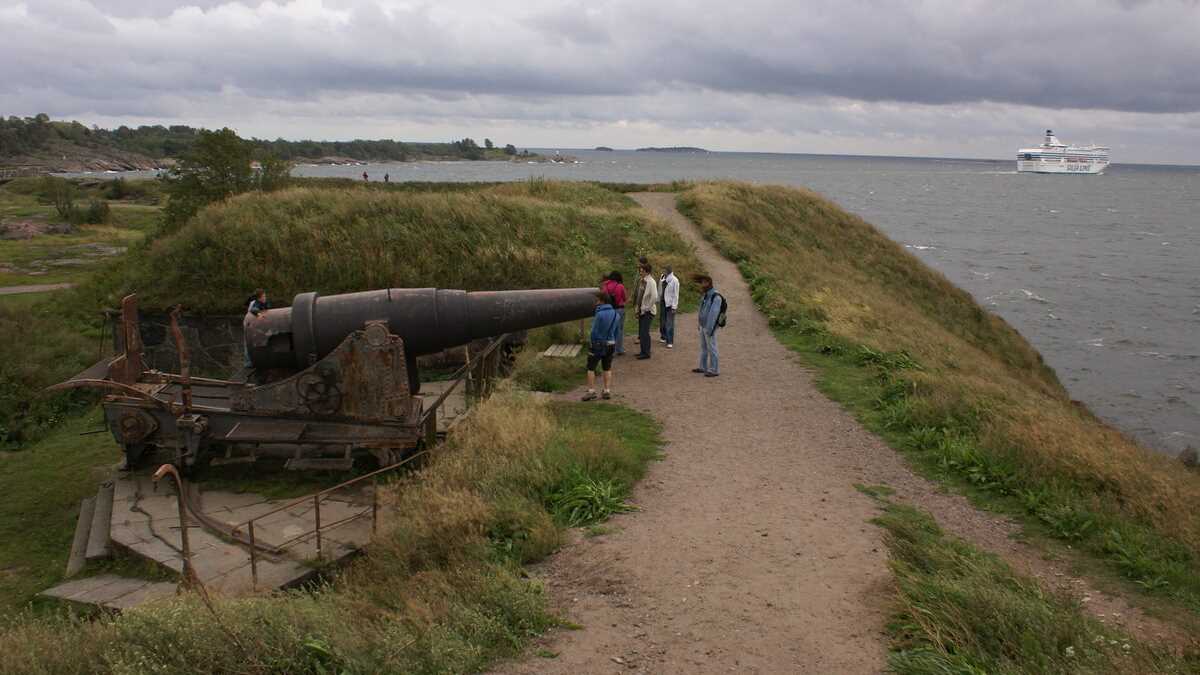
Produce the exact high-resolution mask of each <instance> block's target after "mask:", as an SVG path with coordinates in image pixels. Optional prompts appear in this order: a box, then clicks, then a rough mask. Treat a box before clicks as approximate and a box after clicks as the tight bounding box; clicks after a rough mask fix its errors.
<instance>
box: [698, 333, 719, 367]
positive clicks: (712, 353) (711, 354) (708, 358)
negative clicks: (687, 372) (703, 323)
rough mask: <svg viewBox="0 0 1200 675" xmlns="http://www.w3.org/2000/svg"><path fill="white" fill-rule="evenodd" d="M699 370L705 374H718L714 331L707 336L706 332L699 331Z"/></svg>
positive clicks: (715, 334)
mask: <svg viewBox="0 0 1200 675" xmlns="http://www.w3.org/2000/svg"><path fill="white" fill-rule="evenodd" d="M700 370H703V371H704V372H706V373H716V372H718V370H717V333H716V331H713V333H712V335H709V334H708V331H706V330H704V329H703V328H701V329H700Z"/></svg>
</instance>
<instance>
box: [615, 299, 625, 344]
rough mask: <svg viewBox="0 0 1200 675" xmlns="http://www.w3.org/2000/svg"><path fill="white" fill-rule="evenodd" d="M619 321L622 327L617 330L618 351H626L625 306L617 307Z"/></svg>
mask: <svg viewBox="0 0 1200 675" xmlns="http://www.w3.org/2000/svg"><path fill="white" fill-rule="evenodd" d="M617 317H618V318H617V321H618V322H619V325H620V326H621V328H620V329H619V330H618V331H617V353H618V354H624V353H625V308H624V307H618V308H617Z"/></svg>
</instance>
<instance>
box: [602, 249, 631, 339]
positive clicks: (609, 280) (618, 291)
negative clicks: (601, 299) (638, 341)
mask: <svg viewBox="0 0 1200 675" xmlns="http://www.w3.org/2000/svg"><path fill="white" fill-rule="evenodd" d="M600 290H602V291H604V292H605V293H608V294H609V296H611V297H612V302H613V309H615V310H617V316H618V318H619V319H620V323H619V324H618V326H619V328H618V329H617V350H616V352H615V354H616V355H617V356H624V355H625V279H624V278H623V277H622V276H621V273H620V272H619V271H617V270H613V271H612V272H609V273H608V276H606V277H604V281H603V283H601V284H600Z"/></svg>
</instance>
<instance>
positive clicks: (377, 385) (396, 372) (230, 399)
mask: <svg viewBox="0 0 1200 675" xmlns="http://www.w3.org/2000/svg"><path fill="white" fill-rule="evenodd" d="M594 293H595V291H594V290H593V289H589V288H573V289H539V290H516V291H481V292H466V291H459V290H446V289H433V288H421V289H395V288H392V289H383V290H375V291H365V292H361V293H349V294H344V295H332V296H324V297H322V296H320V295H318V294H317V293H301V294H299V295H297V296H296V297H295V299H294V300H293V302H292V305H291V307H285V308H279V309H271V310H268V311H266V312H265V313H263V314H261V315H260V316H259V317H256V318H253V319H250V320H248V321H247V322H246V327H245V343H246V349H247V354H248V357H249V360H250V361H251V363H252V364H253V366H254V371H255V372H256V374H258V375H259V376H260V379H259V381H258V382H249V381H237V380H222V379H214V378H203V377H193V376H191V375H190V373H189V370H190V368H189V353H188V348H187V345H186V342H185V341H184V339H183V336H182V333H181V332H180V331H179V330H178V327H177V326H176V325H175V322H174V320H173V322H172V325H173V333H174V335H175V340H176V345H177V349H178V352H179V354H178V355H179V363H180V369H179V370H180V372H179V373H178V374H175V373H164V372H160V371H157V370H149V369H146V368H145V367H144V365H143V360H142V342H141V335H140V332H139V328H138V308H137V298H136V297H135V296H133V295H131V296H128V297H126V298H125V299H124V300H123V302H122V307H121V321H120V338H121V339H120V344H121V345H122V346H123V348H122V349H121V350H120V353H118V354H117V355H116V356H115V357H114V358H108V359H102V360H101V361H100V362H98V363H97V364H95V365H94V366H92V367H91V368H89V369H87V370H86V371H84V372H82V373H80V374H78V375H76V376H75V377H73V378H71V379H70V380H67V381H66V382H62V383H59V384H57V385H54V386H53V387H51V389H69V388H94V389H99V390H102V391H104V392H105V396H104V400H103V407H104V415H105V420H106V423H107V425H108V427H109V429H110V431H111V432H112V434H113V436H114V437H115V438H116V440H117V442H118V443H119V444H120V445H121V446H122V448H123V449H124V453H125V462H126V465H128V466H134V465H136V464H137V463H138V462H139V460H141V459H142V458H143V456H145V455H147V454H148V453H149V452H150V451H152V450H154V449H165V450H169V451H171V452H173V454H174V460H173V463H174V464H176V465H177V466H180V467H185V468H186V467H190V466H193V465H194V464H196V462H197V461H199V460H200V459H201V458H204V457H208V458H210V459H214V460H217V461H222V462H239V461H247V462H249V461H255V460H256V459H257V458H258V457H260V456H273V457H281V458H288V465H289V468H348V467H349V466H350V465H351V464H352V462H353V461H354V457H355V456H356V455H359V454H363V453H369V454H371V455H373V456H374V457H375V458H376V459H377V460H378V461H379V463H380V464H381V465H387V464H391V463H393V462H395V461H397V460H399V459H400V458H401V457H402V456H403V455H404V454H405V453H407V452H410V451H411V450H413V449H414V448H416V447H417V446H418V445H419V444H420V443H421V442H423V441H424V440H425V439H428V438H430V437H431V436H432V434H434V433H436V408H437V404H438V403H440V402H441V400H440V399H439V400H438V401H437V402H435V403H434V404H433V405H431V406H426V405H425V403H424V398H423V397H421V396H419V395H418V394H419V392H420V378H419V375H418V366H417V357H419V356H422V355H427V354H434V353H437V352H441V351H442V350H445V349H447V348H450V347H455V346H459V345H465V344H469V343H472V342H473V341H478V340H480V339H484V338H492V340H491V342H490V345H491V346H490V347H489V348H488V349H489V350H493V349H496V348H498V347H500V346H502V345H505V344H507V342H506V339H505V335H506V334H508V333H510V332H514V331H524V330H527V329H530V328H536V327H540V326H548V325H552V324H556V323H562V322H566V321H572V320H577V319H583V318H586V317H587V316H590V315H591V313H592V309H593V305H594ZM177 312H178V310H176V316H177ZM485 351H486V350H485ZM480 356H486V354H482V353H481V354H480Z"/></svg>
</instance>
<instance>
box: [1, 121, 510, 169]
mask: <svg viewBox="0 0 1200 675" xmlns="http://www.w3.org/2000/svg"><path fill="white" fill-rule="evenodd" d="M202 131H204V130H203V129H200V128H196V127H190V126H187V125H182V124H176V125H171V126H163V125H161V124H155V125H143V126H138V127H128V126H124V125H122V126H119V127H117V128H116V129H101V128H100V127H97V126H91V127H87V126H84V125H83V124H80V123H79V122H75V121H72V122H64V121H55V120H51V119H50V117H49V115H46V114H45V113H41V114H38V115H35V116H33V117H16V116H10V117H8V118H7V119H5V118H2V117H0V157H17V156H21V155H32V154H36V153H38V152H39V151H43V150H47V149H49V148H50V147H52V146H53V145H54V144H55V142H66V143H71V144H75V145H81V146H85V147H113V148H117V149H120V150H125V151H127V152H134V153H138V154H140V155H145V156H147V157H151V158H154V159H164V158H172V159H178V158H180V157H183V156H184V155H186V154H187V152H188V151H189V150H190V149H191V147H192V146H193V144H195V142H196V140H197V138H199V136H200V134H201V132H202ZM246 142H247V143H249V144H250V145H251V146H253V147H254V148H256V149H259V150H261V151H264V152H266V153H269V154H270V155H272V156H274V157H278V158H280V159H283V160H287V161H297V160H303V159H319V158H321V157H327V156H337V157H346V158H349V159H356V160H362V161H368V160H369V161H380V160H391V161H405V160H408V159H418V158H420V157H447V158H458V159H484V158H485V157H486V156H487V151H489V150H492V149H493V148H494V147H495V146H494V144H493V143H492V141H491V140H490V139H484V145H483V146H480V145H479V144H478V143H476V142H475V140H474V139H471V138H464V139H462V140H458V141H453V142H451V143H405V142H402V141H396V140H391V139H380V140H363V139H356V140H353V141H313V140H302V141H289V140H285V139H282V138H277V139H275V140H273V141H272V140H266V139H259V138H251V139H248V140H247V141H246ZM503 152H504V154H506V155H516V154H517V148H516V147H514V146H513V145H512V144H509V145H506V146H505V147H504V149H503Z"/></svg>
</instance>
